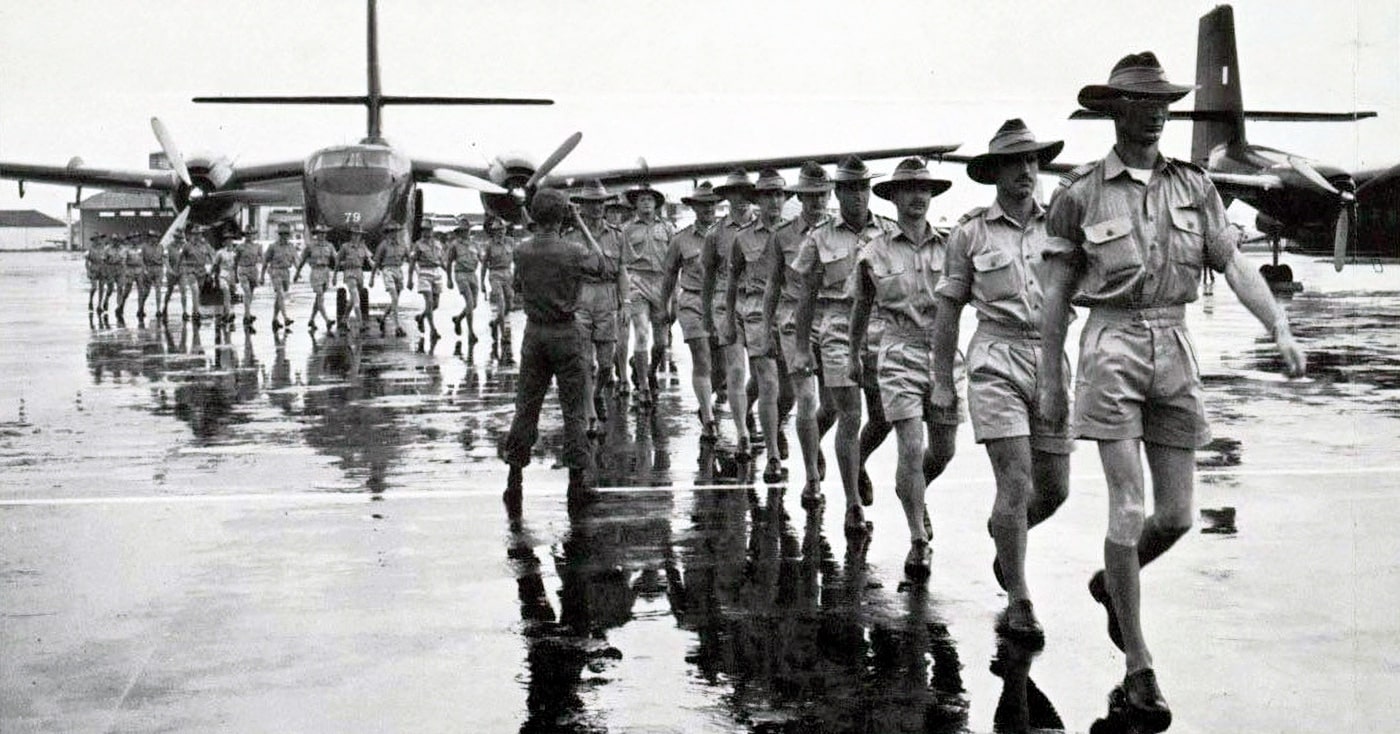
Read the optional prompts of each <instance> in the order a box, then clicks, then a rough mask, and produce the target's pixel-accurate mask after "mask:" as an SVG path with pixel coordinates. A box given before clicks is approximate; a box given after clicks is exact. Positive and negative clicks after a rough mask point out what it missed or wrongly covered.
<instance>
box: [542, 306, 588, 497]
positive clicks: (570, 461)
mask: <svg viewBox="0 0 1400 734" xmlns="http://www.w3.org/2000/svg"><path fill="white" fill-rule="evenodd" d="M570 327H572V325H569V327H565V328H561V329H556V330H555V331H556V332H557V333H556V334H555V336H554V338H553V339H551V340H550V344H549V350H550V357H551V360H550V361H551V367H552V371H553V372H554V374H555V377H556V378H557V379H558V381H559V406H560V408H561V409H562V411H563V413H564V457H563V458H564V465H565V466H567V467H569V488H570V489H571V490H574V489H581V488H582V486H583V485H584V484H586V483H587V482H588V475H591V473H592V472H591V470H592V463H593V461H592V459H593V456H592V453H591V452H589V450H588V445H587V441H586V440H585V435H584V411H585V406H586V405H587V404H588V403H589V402H590V400H589V397H588V394H587V391H586V388H585V380H586V379H587V376H588V373H589V372H590V371H591V370H589V369H588V368H587V367H586V366H585V365H584V360H583V343H584V341H586V340H585V339H583V338H582V335H581V334H579V332H578V330H577V329H574V328H570Z"/></svg>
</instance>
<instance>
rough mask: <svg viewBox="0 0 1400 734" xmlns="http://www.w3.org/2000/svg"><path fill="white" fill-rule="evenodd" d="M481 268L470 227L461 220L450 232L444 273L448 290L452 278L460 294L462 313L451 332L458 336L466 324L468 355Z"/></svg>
mask: <svg viewBox="0 0 1400 734" xmlns="http://www.w3.org/2000/svg"><path fill="white" fill-rule="evenodd" d="M480 265H481V248H480V247H479V246H477V243H476V241H475V240H473V239H472V237H471V227H470V226H469V225H468V224H467V220H466V219H465V218H464V219H463V220H462V223H461V224H459V225H457V228H456V229H454V230H452V239H451V241H450V243H449V244H448V247H447V266H446V267H444V268H443V271H444V272H446V273H447V287H448V288H451V287H453V285H452V283H453V279H454V278H455V279H456V283H457V286H456V287H457V290H458V292H460V293H461V294H462V312H461V313H459V314H457V315H456V316H453V317H452V331H453V332H454V333H456V334H457V336H461V335H462V322H463V321H466V322H467V350H468V351H470V350H471V349H472V348H473V347H475V346H476V341H477V339H476V326H474V325H473V324H474V322H473V320H472V311H474V310H476V300H477V298H478V297H480V283H479V282H478V281H477V274H476V270H477V267H478V266H480Z"/></svg>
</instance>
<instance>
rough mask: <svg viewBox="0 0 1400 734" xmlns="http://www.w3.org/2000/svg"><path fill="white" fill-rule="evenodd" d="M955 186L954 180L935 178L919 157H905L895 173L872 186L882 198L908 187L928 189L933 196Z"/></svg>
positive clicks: (887, 198)
mask: <svg viewBox="0 0 1400 734" xmlns="http://www.w3.org/2000/svg"><path fill="white" fill-rule="evenodd" d="M952 186H953V182H952V181H949V180H947V179H942V178H934V177H933V174H932V173H929V170H928V166H926V165H924V162H923V161H921V160H919V159H918V158H905V159H904V160H902V161H900V162H899V165H898V166H897V167H895V169H894V173H893V174H891V175H890V177H889V178H888V179H886V180H884V181H881V182H880V183H877V184H875V185H874V186H872V187H870V188H871V189H872V190H873V191H874V192H875V195H876V196H878V197H880V198H881V199H886V200H889V199H890V198H891V197H893V196H894V192H895V191H898V190H900V189H906V188H922V189H928V190H929V191H930V192H931V193H932V195H933V196H938V195H939V194H941V193H943V192H944V191H947V190H948V189H949V188H951V187H952Z"/></svg>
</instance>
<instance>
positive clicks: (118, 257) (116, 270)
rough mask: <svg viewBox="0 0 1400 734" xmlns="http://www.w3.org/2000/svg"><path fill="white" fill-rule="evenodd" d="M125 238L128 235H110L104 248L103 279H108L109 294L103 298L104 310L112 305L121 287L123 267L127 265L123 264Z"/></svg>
mask: <svg viewBox="0 0 1400 734" xmlns="http://www.w3.org/2000/svg"><path fill="white" fill-rule="evenodd" d="M125 239H126V235H121V234H113V235H108V236H107V246H106V247H105V248H103V250H102V276H103V280H105V281H107V295H106V296H105V297H104V298H103V299H102V310H103V311H106V310H107V309H108V308H110V307H111V300H112V298H113V297H115V296H116V295H117V290H118V289H119V288H120V287H121V281H122V268H123V267H125V266H124V265H123V264H122V255H123V250H122V248H123V247H124V245H125Z"/></svg>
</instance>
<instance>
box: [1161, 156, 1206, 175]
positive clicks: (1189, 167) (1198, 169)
mask: <svg viewBox="0 0 1400 734" xmlns="http://www.w3.org/2000/svg"><path fill="white" fill-rule="evenodd" d="M1167 163H1170V164H1172V165H1174V166H1181V167H1182V168H1185V169H1186V170H1188V171H1195V172H1196V173H1200V174H1205V172H1206V169H1204V168H1201V167H1200V166H1198V165H1196V164H1195V163H1192V162H1191V161H1186V160H1182V159H1180V158H1168V159H1167Z"/></svg>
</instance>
